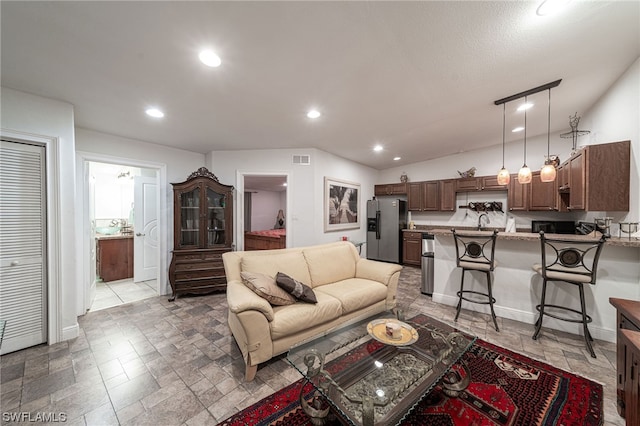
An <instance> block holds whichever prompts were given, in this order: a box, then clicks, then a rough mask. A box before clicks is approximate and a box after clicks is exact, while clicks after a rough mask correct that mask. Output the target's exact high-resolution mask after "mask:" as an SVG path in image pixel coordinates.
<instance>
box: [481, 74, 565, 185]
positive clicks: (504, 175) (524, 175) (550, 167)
mask: <svg viewBox="0 0 640 426" xmlns="http://www.w3.org/2000/svg"><path fill="white" fill-rule="evenodd" d="M561 81H562V79H560V80H555V81H552V82H550V83H547V84H543V85H542V86H538V87H534V88H533V89H529V90H525V91H524V92H519V93H516V94H515V95H511V96H507V97H506V98H502V99H498V100H497V101H494V102H493V103H494V104H496V105H503V107H502V108H503V109H502V169H500V171H499V172H498V182H499V183H500V185H506V184H507V183H509V172H508V171H507V169H505V167H504V144H505V134H504V130H505V107H504V105H505V104H506V103H507V102H511V101H515V100H517V99H521V98H524V102H525V104H527V96H529V95H533V94H536V93H539V92H542V91H543V90H548V91H549V108H548V116H547V159H546V161H545V166H544V167H543V168H542V169H541V170H540V179H541V180H542V181H543V182H551V181H553V180H554V179H555V178H556V169H555V167H554V162H553V161H552V160H551V156H550V155H549V140H550V135H551V89H553V88H554V87H558V85H559V84H560V82H561ZM561 136H562V135H561ZM531 178H532V176H531V169H530V168H529V166H527V110H526V109H525V110H524V162H523V164H522V168H521V169H520V171H519V172H518V182H519V183H521V184H526V183H530V182H531Z"/></svg>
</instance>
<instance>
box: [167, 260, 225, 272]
mask: <svg viewBox="0 0 640 426" xmlns="http://www.w3.org/2000/svg"><path fill="white" fill-rule="evenodd" d="M213 268H220V269H224V268H223V264H222V261H209V262H207V261H197V262H190V263H176V273H177V272H181V271H197V270H202V269H209V270H210V269H213Z"/></svg>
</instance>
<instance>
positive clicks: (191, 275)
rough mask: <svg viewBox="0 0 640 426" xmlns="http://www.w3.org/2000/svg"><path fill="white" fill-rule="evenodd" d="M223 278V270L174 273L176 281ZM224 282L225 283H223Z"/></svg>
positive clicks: (209, 269) (210, 269) (211, 269)
mask: <svg viewBox="0 0 640 426" xmlns="http://www.w3.org/2000/svg"><path fill="white" fill-rule="evenodd" d="M219 277H222V278H225V279H226V275H225V274H224V268H207V269H198V270H191V271H176V280H177V281H178V282H179V281H182V280H194V279H200V278H219ZM225 282H226V281H225Z"/></svg>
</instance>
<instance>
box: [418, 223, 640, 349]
mask: <svg viewBox="0 0 640 426" xmlns="http://www.w3.org/2000/svg"><path fill="white" fill-rule="evenodd" d="M456 229H465V231H469V230H470V229H471V228H468V227H456ZM487 230H490V231H492V230H493V229H490V228H487ZM417 231H420V232H429V233H431V234H434V235H435V255H434V258H435V262H434V269H435V285H434V291H433V296H432V297H433V301H434V302H438V303H443V304H446V305H451V306H455V305H456V304H457V303H458V297H457V296H456V291H458V290H459V288H460V274H461V270H460V268H457V267H456V250H455V245H454V241H453V235H452V234H451V227H443V226H438V227H429V226H421V227H420V229H414V230H411V232H417ZM548 235H553V236H554V237H560V238H565V239H576V240H581V239H582V240H584V239H598V238H599V234H598V236H597V237H588V236H582V235H554V234H548ZM495 258H496V260H497V262H498V266H497V268H496V269H495V271H494V284H493V294H494V296H495V298H496V304H495V305H494V308H495V311H496V314H497V316H498V317H502V318H509V319H513V320H516V321H521V322H525V323H530V324H532V328H531V332H532V334H533V323H534V322H535V320H536V318H537V316H538V312H537V310H536V308H535V307H536V305H537V304H539V303H540V294H541V287H542V278H541V277H540V276H539V275H538V274H536V273H535V272H534V271H533V269H532V265H533V264H534V263H540V260H541V255H540V236H539V235H538V234H535V233H530V232H515V233H505V232H500V233H499V234H498V241H497V243H496V252H495ZM467 275H468V276H467V277H466V279H465V287H467V288H469V289H473V290H482V289H483V288H485V287H486V283H485V279H484V276H483V274H480V273H470V274H467ZM596 283H597V284H596V285H595V286H591V285H590V286H586V287H585V299H586V303H587V310H588V311H589V314H590V315H591V316H592V318H593V322H592V323H591V324H590V325H589V330H590V332H591V334H592V336H593V337H594V338H595V339H601V340H605V341H609V342H615V341H616V311H615V309H614V307H613V306H611V305H610V304H609V298H610V297H616V298H622V299H632V300H639V299H640V240H636V239H635V238H632V239H629V238H625V237H623V238H619V237H612V238H610V239H608V240H607V242H606V243H605V247H604V249H603V250H602V254H601V256H600V262H599V264H598V275H597V280H596ZM551 286H553V287H552V290H551V292H550V293H549V295H551V296H550V297H553V298H554V301H556V302H559V303H558V304H560V305H566V306H575V307H578V306H579V296H578V292H577V290H576V289H575V288H574V287H573V286H563V285H560V286H556V284H555V283H552V284H551ZM462 307H463V309H468V310H473V311H479V312H486V313H489V308H488V306H487V305H478V304H472V303H466V302H463V304H462ZM544 326H545V327H550V328H554V329H557V330H563V331H567V332H570V333H573V334H581V326H580V325H578V324H573V323H567V322H564V321H558V320H555V319H553V318H549V319H547V318H545V323H544Z"/></svg>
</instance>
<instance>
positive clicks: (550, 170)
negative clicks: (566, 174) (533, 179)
mask: <svg viewBox="0 0 640 426" xmlns="http://www.w3.org/2000/svg"><path fill="white" fill-rule="evenodd" d="M548 106H549V108H548V112H547V159H546V160H545V161H544V166H543V167H542V169H540V180H541V181H542V182H553V181H554V180H556V166H554V165H553V164H552V162H551V155H550V154H549V144H550V140H551V89H549V103H548Z"/></svg>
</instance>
